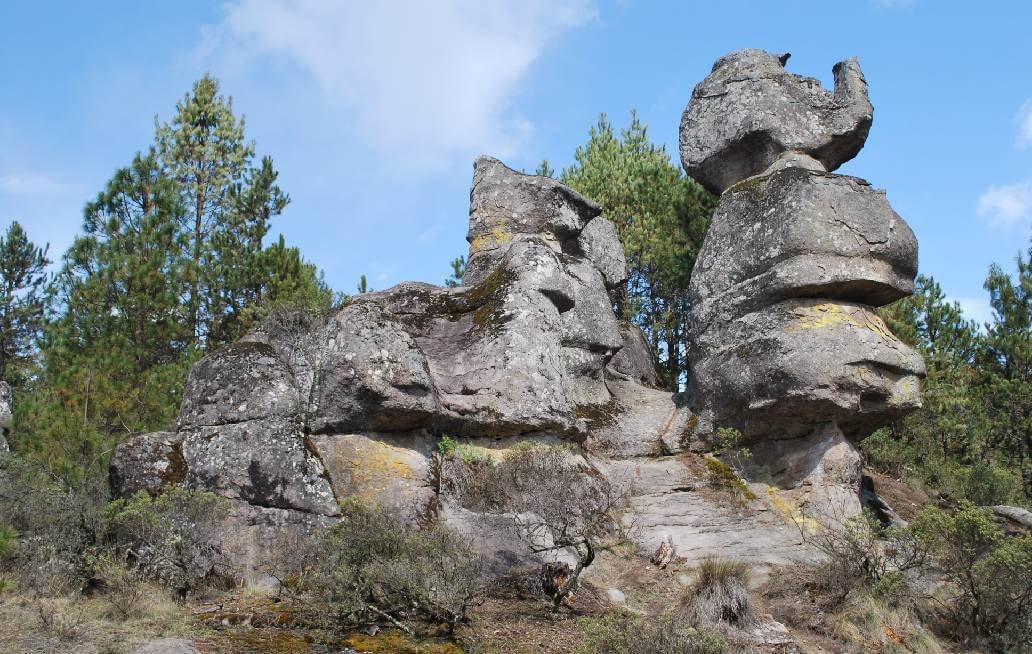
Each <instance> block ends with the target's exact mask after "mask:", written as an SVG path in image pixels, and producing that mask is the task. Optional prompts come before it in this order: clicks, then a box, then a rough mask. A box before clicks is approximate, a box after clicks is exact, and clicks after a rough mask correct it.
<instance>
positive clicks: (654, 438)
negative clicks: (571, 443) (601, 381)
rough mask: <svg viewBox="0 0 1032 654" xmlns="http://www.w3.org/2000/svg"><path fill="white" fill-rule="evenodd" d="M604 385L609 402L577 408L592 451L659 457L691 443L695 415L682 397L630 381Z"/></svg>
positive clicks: (621, 456)
mask: <svg viewBox="0 0 1032 654" xmlns="http://www.w3.org/2000/svg"><path fill="white" fill-rule="evenodd" d="M608 387H609V389H610V391H611V392H612V395H613V400H612V401H611V402H609V403H608V404H605V405H602V406H597V407H585V408H584V409H582V410H581V415H582V416H583V417H584V418H585V419H587V420H588V431H589V433H590V437H589V439H588V442H587V443H586V445H587V447H588V448H589V449H590V450H591V451H592V452H595V453H597V454H599V455H601V456H606V457H610V458H614V459H617V458H627V457H640V456H662V455H667V454H674V453H677V452H681V451H682V450H684V449H686V448H688V447H689V446H690V445H691V442H690V441H691V436H692V434H693V432H694V427H695V417H694V416H693V415H692V413H691V411H689V410H688V407H687V406H686V402H685V401H684V398H682V397H680V396H678V395H677V394H674V393H671V392H670V391H662V390H657V389H653V388H645V387H642V386H639V385H638V384H637V383H636V382H634V381H622V380H611V381H610V382H609V383H608Z"/></svg>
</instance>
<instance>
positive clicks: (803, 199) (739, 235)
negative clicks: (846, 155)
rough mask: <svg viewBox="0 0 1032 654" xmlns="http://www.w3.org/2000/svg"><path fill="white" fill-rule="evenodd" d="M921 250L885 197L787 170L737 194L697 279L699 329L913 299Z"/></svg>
mask: <svg viewBox="0 0 1032 654" xmlns="http://www.w3.org/2000/svg"><path fill="white" fill-rule="evenodd" d="M916 273H917V240H916V239H915V238H914V233H913V232H912V231H911V230H910V228H909V227H908V226H907V224H906V223H905V222H903V219H902V218H900V217H899V216H898V215H897V214H896V212H895V211H893V210H892V208H891V207H890V206H889V204H888V202H887V201H886V199H885V193H884V192H883V191H876V190H873V189H872V188H871V187H870V185H869V184H867V182H864V181H863V180H860V179H857V178H855V177H843V176H839V175H830V174H827V173H816V172H812V171H808V170H804V169H801V168H786V169H783V170H780V171H777V172H775V173H772V174H770V175H768V176H765V177H757V178H754V179H751V180H749V181H747V182H742V183H741V184H737V185H735V186H733V187H731V188H730V189H728V190H727V191H726V192H725V193H724V194H723V195H722V196H721V198H720V204H719V205H718V207H717V209H716V211H715V212H714V214H713V220H712V222H711V224H710V228H709V232H708V233H707V238H706V241H705V243H704V245H703V247H702V251H701V252H700V253H699V258H698V263H697V264H696V266H695V268H694V270H693V271H692V281H691V290H690V296H691V297H692V298H693V300H694V301H696V302H697V303H698V304H694V305H693V311H695V320H696V324H698V325H706V324H707V323H709V322H711V321H713V320H714V319H720V320H728V319H731V318H734V317H737V314H741V313H743V312H745V311H747V310H750V309H752V308H755V307H758V306H762V305H764V304H770V303H773V302H777V301H779V300H783V299H786V298H790V297H830V298H835V299H838V300H847V301H854V302H864V303H866V304H871V305H874V306H881V305H883V304H888V303H890V302H893V301H895V300H898V299H900V298H902V297H906V296H907V295H910V294H911V293H912V292H913V290H914V275H915V274H916Z"/></svg>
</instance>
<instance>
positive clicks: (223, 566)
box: [104, 487, 229, 597]
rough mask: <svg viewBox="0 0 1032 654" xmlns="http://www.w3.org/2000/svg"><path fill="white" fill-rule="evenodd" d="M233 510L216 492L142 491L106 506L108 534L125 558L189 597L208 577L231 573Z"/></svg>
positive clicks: (106, 530)
mask: <svg viewBox="0 0 1032 654" xmlns="http://www.w3.org/2000/svg"><path fill="white" fill-rule="evenodd" d="M228 512H229V502H228V501H227V500H225V499H224V498H221V497H219V496H217V495H215V494H213V493H208V492H204V491H191V490H187V489H185V488H179V487H174V488H171V489H169V490H167V491H165V492H164V493H162V494H161V495H158V496H157V497H151V496H150V495H148V494H147V493H146V492H145V491H139V492H137V493H136V494H135V495H133V496H132V497H130V498H128V499H118V500H115V501H113V502H111V503H109V504H108V505H107V507H105V510H104V524H105V532H106V535H107V538H108V539H109V541H110V542H112V543H113V545H114V547H115V550H116V551H117V552H118V553H119V555H120V556H122V557H124V558H123V560H125V561H127V562H128V563H131V564H132V565H134V566H135V567H137V568H139V569H140V570H141V571H142V572H143V573H145V574H146V575H147V576H149V577H150V578H152V579H155V580H157V581H159V582H160V583H162V584H164V585H165V586H167V587H168V588H170V589H171V590H173V591H175V592H176V593H177V594H178V595H179V596H180V597H185V596H186V595H187V593H188V592H190V591H191V590H194V589H196V588H197V587H198V585H199V583H200V582H202V581H203V580H205V579H207V578H209V577H211V576H217V575H220V574H226V575H228V563H227V558H226V556H225V553H224V552H223V551H222V549H221V540H222V527H223V523H224V521H225V518H226V515H227V513H228Z"/></svg>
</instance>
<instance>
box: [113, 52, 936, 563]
mask: <svg viewBox="0 0 1032 654" xmlns="http://www.w3.org/2000/svg"><path fill="white" fill-rule="evenodd" d="M786 59H787V56H780V57H779V56H776V55H771V54H768V53H765V52H763V51H760V50H744V51H739V52H736V53H732V54H730V55H728V56H726V57H723V58H722V59H720V60H719V61H718V62H717V64H716V65H715V66H714V69H713V73H711V75H710V76H709V77H707V79H706V80H705V81H703V83H701V84H700V85H699V86H698V87H697V88H696V90H695V93H694V94H693V96H692V100H691V103H690V104H689V106H688V108H687V109H686V111H685V115H684V120H683V121H682V126H681V155H682V160H683V163H684V165H685V169H686V170H687V171H688V172H689V174H691V175H692V176H694V177H696V179H698V180H699V181H700V182H702V183H703V184H704V185H705V186H706V187H707V188H710V189H712V190H714V191H716V192H722V193H723V194H722V196H721V199H720V203H719V206H718V208H717V210H716V212H715V214H714V217H713V221H712V225H711V227H710V230H709V233H708V235H707V237H706V240H705V243H704V245H703V247H702V250H701V252H700V253H699V256H698V261H697V264H696V268H695V272H694V274H693V277H692V283H691V287H690V297H689V298H688V299H689V300H690V301H691V304H692V307H693V315H692V325H691V328H692V333H691V347H690V351H689V353H688V355H689V359H690V363H691V368H692V375H691V378H690V379H689V388H688V389H687V392H680V393H675V392H671V391H670V390H664V389H662V388H661V384H660V381H659V376H658V375H657V370H656V367H655V365H654V363H653V361H654V359H653V356H652V353H651V352H650V348H649V345H648V342H647V341H646V339H645V337H644V335H643V334H642V332H641V330H639V329H638V328H637V327H636V326H634V325H629V324H625V323H622V322H620V321H619V320H618V319H617V316H616V315H615V313H614V311H613V305H612V302H611V295H610V294H611V292H612V291H614V290H616V289H619V288H621V286H622V285H623V284H624V283H625V281H626V278H627V274H628V273H627V267H626V263H625V258H624V253H623V249H622V247H621V244H620V241H619V238H618V236H617V232H616V229H615V228H614V226H613V225H612V224H611V223H610V222H608V221H607V220H606V219H605V218H604V217H603V216H602V215H601V211H602V210H601V208H600V207H599V206H598V205H596V204H595V203H593V202H591V201H590V200H588V199H586V198H584V197H582V196H581V195H579V194H578V193H576V192H575V191H573V190H572V189H570V188H568V187H566V186H564V185H563V184H561V183H559V182H558V181H556V180H554V179H550V178H547V177H539V176H533V175H523V174H520V173H517V172H515V171H513V170H511V169H509V168H507V167H506V166H505V165H504V164H502V163H501V162H500V161H498V160H496V159H491V158H488V157H481V158H480V159H478V160H477V161H476V163H475V165H474V173H473V185H472V189H471V192H470V215H469V232H468V236H467V240H468V241H469V257H468V262H467V267H466V273H465V279H464V284H463V285H462V286H459V287H457V288H441V287H437V286H433V285H430V284H423V283H415V282H410V283H404V284H400V285H398V286H395V287H393V288H390V289H387V290H385V291H380V292H376V293H367V294H363V295H359V296H357V297H354V298H351V299H350V300H349V301H348V302H347V303H345V304H344V305H343V306H341V307H339V308H338V309H336V310H335V312H334V313H333V314H332V315H330V316H328V317H325V318H313V317H311V316H303V315H296V314H286V313H279V314H276V315H274V316H273V317H272V318H270V319H269V320H268V321H266V323H265V324H263V325H262V326H261V327H260V328H259V329H257V330H255V331H254V332H253V333H251V334H248V335H247V336H246V337H245V338H244V339H242V340H241V341H240V342H239V343H236V344H234V345H231V346H229V347H226V348H224V349H222V350H220V351H218V352H214V353H212V354H210V355H208V356H207V357H205V358H204V359H202V360H201V361H200V362H198V363H197V364H196V365H195V366H194V368H193V369H192V370H191V372H190V375H189V379H188V381H187V384H186V389H185V393H184V400H183V405H182V411H181V414H180V416H179V421H178V425H177V428H176V430H175V431H174V432H161V433H154V434H146V435H143V436H138V437H136V438H133V439H131V440H129V441H127V442H126V443H123V444H122V445H120V446H119V447H118V449H117V451H116V452H115V454H114V456H113V459H112V465H111V481H112V484H111V485H112V489H113V490H114V492H115V493H116V494H118V495H127V494H131V493H133V492H137V491H141V490H142V491H146V492H149V493H158V492H160V491H161V490H162V489H163V488H165V487H167V486H169V485H173V484H179V485H184V486H187V487H189V488H196V489H204V490H208V491H211V492H214V493H217V494H219V495H221V496H223V497H225V498H227V499H228V501H229V503H230V517H229V519H228V521H227V524H226V530H225V534H224V539H225V545H226V548H227V550H228V551H229V552H230V553H231V555H232V557H233V560H234V561H235V562H236V563H237V564H238V565H240V566H241V567H242V568H244V569H247V570H251V571H252V572H253V571H257V570H258V568H259V567H260V565H261V563H262V562H263V561H264V560H267V559H268V557H269V556H270V553H271V552H274V551H276V550H277V549H278V550H282V549H283V548H284V547H286V548H288V549H289V547H290V544H291V543H297V542H298V541H299V540H300V539H305V538H308V537H310V536H311V535H312V534H314V533H316V532H318V531H319V530H322V529H324V528H325V527H326V526H327V525H330V524H333V523H334V522H335V521H336V520H337V519H338V515H339V510H338V507H339V502H340V501H341V500H343V499H345V498H359V499H362V500H365V501H369V502H372V503H377V504H382V505H388V506H390V507H392V508H394V509H395V510H396V511H397V512H398V513H399V514H400V515H402V516H404V517H406V518H407V519H408V520H410V521H411V522H413V523H417V524H425V523H426V522H429V521H435V520H436V521H441V522H445V523H447V524H448V525H449V526H451V527H452V528H454V529H457V530H459V531H460V532H462V533H463V534H466V535H467V536H468V537H469V541H470V543H471V544H473V546H474V547H475V548H476V549H477V550H478V551H479V552H481V553H482V554H484V555H485V557H486V558H487V559H488V569H489V570H491V571H493V572H499V573H501V572H504V571H505V570H506V569H508V568H509V567H511V566H512V565H513V564H515V563H518V562H520V557H521V556H525V548H522V547H521V545H520V543H519V539H517V538H514V535H513V533H512V532H511V525H512V520H511V517H506V516H501V515H495V514H490V513H478V512H476V511H474V510H472V509H470V508H469V507H468V506H465V505H463V504H462V503H461V502H460V501H459V495H460V493H459V491H458V488H459V485H460V484H459V481H457V480H461V479H463V478H464V477H463V474H470V473H469V471H468V470H466V469H465V468H462V470H465V473H463V472H462V470H460V469H459V468H461V467H462V466H463V464H462V462H461V460H458V459H461V457H458V459H455V460H453V459H448V460H445V459H444V458H442V456H441V454H440V453H439V452H438V448H437V446H438V444H439V442H440V441H441V437H442V436H443V435H449V436H451V437H455V438H459V439H461V440H462V441H463V445H464V446H465V447H468V448H471V450H469V451H472V452H474V453H476V454H477V456H485V457H489V458H492V459H497V458H498V457H501V456H504V454H505V451H506V450H508V449H510V448H512V447H515V446H518V445H520V444H521V443H523V442H525V441H527V440H534V441H538V442H544V443H553V444H554V443H567V444H570V443H573V444H575V445H577V446H578V448H579V449H578V451H577V452H576V454H575V456H577V457H578V462H579V463H578V469H580V470H582V471H587V472H586V475H587V476H595V475H599V474H601V475H605V476H607V477H608V478H609V480H610V481H611V482H612V483H613V485H614V486H615V487H616V488H618V489H621V490H622V491H625V492H626V493H627V495H628V496H629V498H630V500H629V502H630V510H629V511H627V512H625V514H624V519H625V520H626V524H625V527H626V533H627V534H628V535H629V537H630V538H632V539H634V540H635V542H636V543H637V544H638V545H639V547H640V548H641V549H642V551H643V552H646V553H649V554H651V553H652V552H654V551H656V550H657V548H665V549H664V551H665V552H666V554H665V555H664V559H668V560H673V559H674V558H675V557H676V558H677V559H678V560H687V561H692V560H696V559H700V558H702V557H705V556H709V555H714V554H716V555H723V556H731V557H735V558H740V559H743V560H747V561H751V562H755V563H782V562H795V561H803V560H807V559H808V558H810V557H812V556H813V553H812V551H811V550H809V549H808V546H807V545H806V544H805V542H804V541H805V539H804V538H802V534H803V533H804V532H805V530H806V529H807V528H809V527H810V526H812V525H813V524H815V523H814V521H815V520H816V521H824V522H830V521H835V520H838V519H841V518H844V517H848V516H849V515H854V514H855V513H856V512H857V511H859V506H860V504H859V503H860V483H861V477H860V468H859V466H860V458H859V455H858V453H857V451H856V449H855V447H854V441H855V440H856V439H858V438H862V437H863V436H864V435H866V434H867V433H869V432H870V431H871V430H872V429H874V428H876V427H877V426H879V425H882V424H885V423H886V422H887V421H889V420H892V419H894V418H897V417H899V416H902V415H904V414H906V413H907V412H908V411H910V410H912V409H913V408H914V407H916V406H917V405H918V403H919V398H918V393H917V390H918V386H917V384H918V379H919V378H920V376H921V375H922V374H923V366H922V363H921V360H920V358H919V357H918V356H917V355H916V354H915V353H914V352H913V351H911V350H910V349H909V348H907V347H906V346H905V345H903V344H902V343H900V342H899V341H898V340H897V339H895V337H893V336H892V334H891V333H890V332H889V331H888V329H887V328H886V327H885V325H884V323H882V321H881V319H880V318H879V317H878V315H877V314H876V313H875V311H874V307H877V306H880V305H883V304H885V303H888V302H891V301H893V300H896V299H898V298H901V297H904V296H906V295H907V294H909V293H910V292H911V291H912V289H913V278H914V274H915V270H916V261H917V244H916V241H915V239H914V235H913V233H912V232H911V231H910V230H909V228H908V227H907V225H906V223H905V222H903V220H902V219H901V218H900V217H899V216H898V215H896V213H895V212H894V211H893V210H892V208H891V207H890V206H889V204H888V202H887V201H886V198H885V194H884V193H883V192H881V191H877V190H875V189H872V188H871V187H870V185H869V184H867V182H865V181H863V180H859V179H856V178H853V177H846V176H840V175H833V174H831V173H829V172H828V171H829V170H832V169H834V168H835V167H837V166H838V165H840V164H841V163H842V162H843V161H845V160H847V159H849V158H850V157H852V156H854V155H855V154H856V153H857V152H858V151H859V149H860V147H861V146H862V145H863V142H864V139H865V138H866V135H867V130H868V128H869V126H870V122H871V115H872V110H871V106H870V103H869V102H868V100H867V93H866V82H864V79H863V76H862V74H861V72H860V68H859V65H858V64H857V62H856V61H855V60H850V61H847V62H843V63H842V64H839V65H838V66H836V68H835V75H836V88H835V91H834V93H829V92H827V91H824V90H823V89H821V88H820V85H819V84H818V83H817V82H816V81H815V80H810V79H807V78H802V77H799V76H796V75H792V74H789V73H787V72H785V70H784V62H785V60H786ZM725 426H726V427H735V428H737V429H739V430H740V431H741V433H742V435H743V436H744V441H743V443H742V444H745V445H749V446H750V447H751V448H752V457H751V458H750V459H749V460H748V463H747V464H743V463H742V461H740V460H734V459H733V457H729V456H724V459H725V461H721V460H718V459H717V458H714V457H713V454H714V453H716V452H717V450H718V448H717V447H716V446H717V442H716V441H717V440H718V439H717V436H718V430H719V428H720V427H725ZM724 435H725V436H726V433H725V434H724ZM732 451H733V450H732ZM728 463H730V464H732V465H733V466H734V468H735V471H736V472H738V473H741V474H743V475H744V476H745V478H746V482H745V483H742V481H741V480H739V479H738V478H737V477H735V475H734V474H733V473H732V471H731V468H729V467H728V465H727V464H728ZM576 490H577V489H576V488H573V489H571V491H572V492H576Z"/></svg>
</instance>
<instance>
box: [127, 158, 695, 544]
mask: <svg viewBox="0 0 1032 654" xmlns="http://www.w3.org/2000/svg"><path fill="white" fill-rule="evenodd" d="M600 213H601V209H600V208H599V207H598V206H597V205H596V204H595V203H593V202H591V201H590V200H588V199H586V198H584V197H582V196H581V195H579V194H578V193H576V192H575V191H573V190H571V189H570V188H568V187H566V186H564V185H563V184H561V183H559V182H557V181H555V180H553V179H550V178H547V177H537V176H529V175H523V174H520V173H517V172H514V171H512V170H510V169H509V168H507V167H505V166H504V165H503V164H502V163H501V162H499V161H497V160H495V159H491V158H487V157H482V158H480V159H478V160H477V162H476V164H475V166H474V175H473V187H472V191H471V193H470V220H469V225H470V227H469V235H468V237H467V240H468V241H469V243H470V252H469V260H468V261H469V263H468V266H467V269H466V277H465V284H464V285H463V286H461V287H458V288H454V289H448V288H441V287H437V286H432V285H429V284H420V283H405V284H400V285H398V286H396V287H394V288H391V289H388V290H386V291H382V292H376V293H368V294H364V295H360V296H357V297H355V298H352V299H351V300H350V301H349V302H348V303H347V304H346V305H345V306H343V307H342V308H340V309H339V310H338V311H337V312H336V313H335V314H334V315H332V316H330V317H329V318H328V319H326V320H324V321H322V322H319V323H317V324H310V325H309V324H304V323H305V321H304V320H303V319H301V320H298V319H297V318H296V317H295V318H294V321H293V322H291V321H290V320H280V321H276V320H272V321H269V322H268V323H266V324H265V325H264V326H263V327H262V328H261V329H259V330H257V331H255V332H254V333H252V334H249V335H248V336H247V337H245V338H244V339H242V340H241V341H240V342H238V343H235V344H233V345H230V346H228V347H226V348H224V349H222V350H220V351H218V352H215V353H213V354H211V355H209V356H207V357H205V358H204V359H202V360H201V361H199V362H198V363H197V364H196V365H195V366H194V367H193V369H192V370H191V371H190V374H189V378H188V380H187V384H186V388H185V391H184V399H183V404H182V410H181V412H180V415H179V420H178V425H177V431H175V432H160V433H154V434H147V435H143V436H140V437H137V438H135V439H132V440H130V441H129V442H127V443H125V444H123V445H122V446H120V447H119V448H118V450H117V452H116V454H115V456H114V459H113V462H112V467H111V481H112V487H113V489H114V492H115V493H116V494H120V495H125V494H129V493H132V492H135V491H137V490H141V489H142V490H146V491H148V492H150V493H156V492H159V491H160V490H161V489H162V488H164V487H165V486H167V485H169V484H185V485H186V486H187V487H190V488H195V489H204V490H208V491H212V492H215V493H218V494H219V495H222V496H224V497H226V498H229V499H230V500H231V501H232V502H233V503H234V507H235V508H234V512H233V520H235V521H237V522H238V523H239V525H240V526H242V528H243V531H244V532H248V531H249V532H250V535H249V536H245V537H242V538H241V540H246V539H247V538H261V537H263V536H262V534H263V533H265V532H266V531H268V529H266V528H267V527H268V528H271V529H272V530H275V529H283V528H293V527H297V526H300V527H303V528H305V529H308V528H312V527H313V526H317V525H318V524H321V523H323V522H325V521H326V520H332V519H333V518H334V516H336V515H337V514H338V513H339V511H338V506H337V503H338V500H340V499H343V498H345V497H349V496H355V495H358V496H363V497H367V498H370V499H373V500H375V501H377V502H381V503H387V504H391V505H393V506H395V507H396V508H398V509H399V510H401V511H402V512H403V513H405V514H406V515H409V516H410V517H411V518H412V519H414V520H418V519H423V518H425V517H426V516H427V514H428V513H432V512H434V511H437V510H438V508H439V507H438V498H436V496H435V491H434V489H433V487H432V482H431V476H432V475H431V470H430V468H431V459H432V455H433V452H434V446H435V443H436V441H437V439H438V437H439V435H440V434H444V433H447V434H450V435H452V436H461V437H466V438H471V439H480V440H482V441H486V442H513V441H512V439H513V438H522V437H542V438H561V439H567V440H573V441H584V440H585V439H586V438H587V436H588V429H589V425H590V424H593V423H596V424H601V423H607V422H608V421H607V420H605V419H604V418H606V417H607V416H608V415H609V413H610V412H611V411H613V407H614V406H616V404H617V402H618V401H619V400H618V398H617V397H616V395H614V392H613V391H612V390H611V389H610V386H609V385H608V384H607V379H606V378H607V374H608V376H609V378H610V379H612V380H615V381H617V382H621V383H623V384H624V385H625V386H626V385H630V386H633V389H634V390H633V391H631V392H629V395H631V396H635V395H637V390H638V389H640V390H641V391H643V392H645V393H647V394H648V393H651V394H652V396H651V397H652V398H653V399H654V400H657V401H659V402H660V403H662V406H663V407H665V408H662V409H660V410H658V411H656V410H652V414H653V415H652V417H651V418H650V419H651V421H652V422H654V423H656V424H654V425H651V427H652V428H654V429H655V428H657V427H658V426H660V425H662V424H664V423H666V424H668V425H669V424H671V423H672V422H675V421H673V420H672V418H673V416H674V414H677V416H678V420H677V421H676V422H677V423H678V424H679V425H680V426H681V428H682V429H683V427H684V424H685V423H686V422H687V410H686V409H683V408H682V409H678V408H677V407H675V406H674V405H673V403H672V401H671V399H670V398H671V394H670V393H664V392H662V391H657V390H654V389H651V388H647V387H643V386H639V384H643V383H644V384H651V385H655V382H656V374H655V370H654V367H653V364H652V359H651V356H650V355H649V352H648V347H647V346H646V345H645V343H644V339H643V338H642V336H641V333H640V332H639V331H638V329H637V328H635V327H629V326H627V325H623V324H621V323H620V322H619V321H618V320H617V318H616V315H615V314H614V312H613V309H612V304H611V302H610V299H609V291H610V290H611V289H613V288H616V287H617V286H619V285H620V284H622V283H623V282H624V280H625V279H626V276H627V272H626V265H625V263H624V254H623V248H622V247H621V245H620V241H619V239H618V238H617V235H616V230H615V229H614V228H613V226H612V224H610V223H609V222H608V221H606V219H605V218H603V217H601V216H600V215H599V214H600ZM625 343H627V344H628V346H627V347H625ZM621 350H626V351H627V352H626V355H624V356H621V357H619V358H617V357H615V355H616V354H617V353H618V352H620V351H621ZM607 370H608V373H607ZM617 393H619V389H617ZM634 401H636V402H637V403H638V404H639V405H648V399H646V400H644V401H643V400H641V399H640V398H637V399H635V400H634ZM646 429H647V427H646ZM600 438H603V439H604V434H603V435H602V436H600ZM499 439H508V440H502V441H499ZM244 558H246V557H244Z"/></svg>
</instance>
